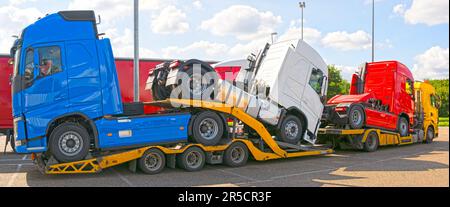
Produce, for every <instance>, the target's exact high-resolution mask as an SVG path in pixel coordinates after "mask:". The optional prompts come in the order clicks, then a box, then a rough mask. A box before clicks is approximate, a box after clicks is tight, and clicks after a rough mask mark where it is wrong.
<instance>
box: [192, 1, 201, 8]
mask: <svg viewBox="0 0 450 207" xmlns="http://www.w3.org/2000/svg"><path fill="white" fill-rule="evenodd" d="M192 4H193V5H194V8H196V9H201V8H203V4H202V2H201V1H194V2H193V3H192Z"/></svg>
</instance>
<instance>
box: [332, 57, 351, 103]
mask: <svg viewBox="0 0 450 207" xmlns="http://www.w3.org/2000/svg"><path fill="white" fill-rule="evenodd" d="M349 90H350V83H349V82H348V81H347V80H345V79H343V78H342V75H341V71H340V70H339V69H338V68H336V66H334V65H329V66H328V93H327V98H328V99H330V98H332V97H333V96H336V95H339V94H348V92H349Z"/></svg>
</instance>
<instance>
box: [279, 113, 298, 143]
mask: <svg viewBox="0 0 450 207" xmlns="http://www.w3.org/2000/svg"><path fill="white" fill-rule="evenodd" d="M278 137H279V139H280V141H282V142H286V143H289V144H297V143H298V142H299V141H300V140H301V139H302V137H303V126H302V121H301V120H300V119H299V118H298V117H296V116H294V115H287V116H286V118H285V119H284V120H283V122H282V123H281V128H280V129H279V130H278Z"/></svg>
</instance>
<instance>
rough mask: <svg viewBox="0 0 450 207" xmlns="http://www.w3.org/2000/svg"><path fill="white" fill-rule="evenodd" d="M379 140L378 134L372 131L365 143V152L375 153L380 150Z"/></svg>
mask: <svg viewBox="0 0 450 207" xmlns="http://www.w3.org/2000/svg"><path fill="white" fill-rule="evenodd" d="M378 145H379V140H378V133H376V132H374V131H372V132H370V133H369V134H368V135H367V139H366V142H364V148H363V149H364V151H366V152H375V151H377V149H378Z"/></svg>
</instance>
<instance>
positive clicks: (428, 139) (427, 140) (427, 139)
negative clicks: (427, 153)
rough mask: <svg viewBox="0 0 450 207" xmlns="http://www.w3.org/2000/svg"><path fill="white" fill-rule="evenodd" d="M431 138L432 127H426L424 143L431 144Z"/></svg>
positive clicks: (432, 135) (432, 133)
mask: <svg viewBox="0 0 450 207" xmlns="http://www.w3.org/2000/svg"><path fill="white" fill-rule="evenodd" d="M433 139H434V129H433V127H431V126H430V127H428V130H427V135H426V137H425V143H427V144H431V143H433Z"/></svg>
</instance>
